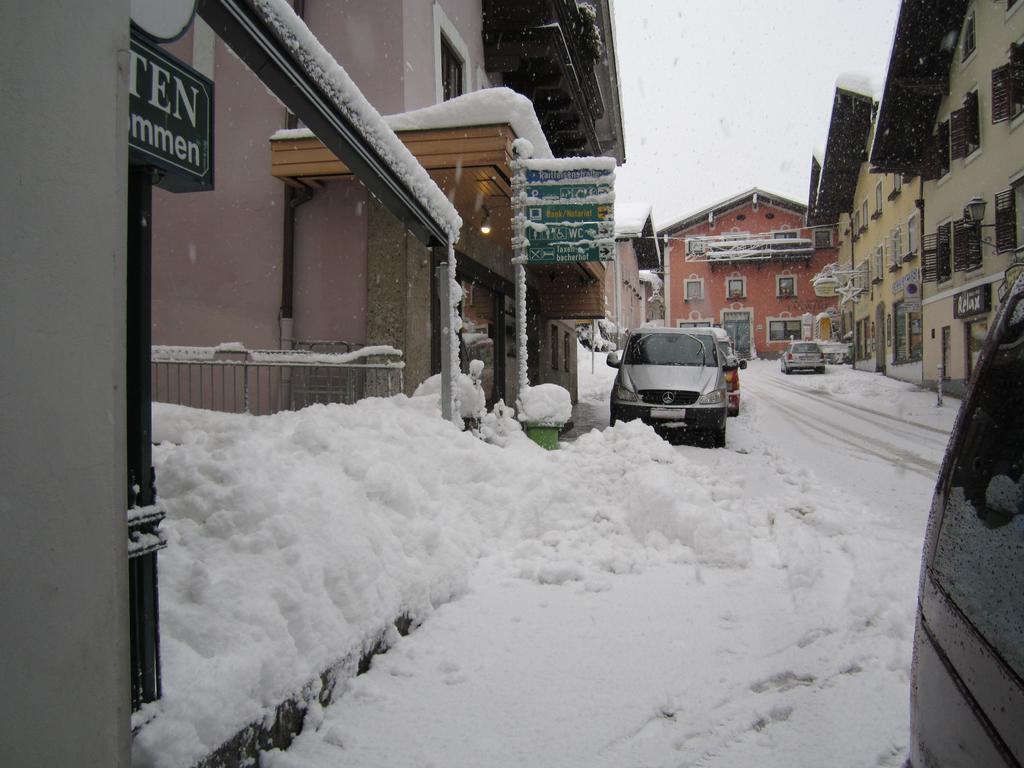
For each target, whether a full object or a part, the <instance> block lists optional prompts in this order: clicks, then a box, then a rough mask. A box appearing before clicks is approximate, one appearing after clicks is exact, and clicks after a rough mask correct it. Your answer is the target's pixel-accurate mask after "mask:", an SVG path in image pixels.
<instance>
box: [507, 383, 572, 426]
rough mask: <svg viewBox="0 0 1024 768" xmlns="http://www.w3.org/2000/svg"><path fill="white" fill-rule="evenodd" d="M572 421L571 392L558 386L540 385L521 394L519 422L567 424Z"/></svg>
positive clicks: (528, 388)
mask: <svg viewBox="0 0 1024 768" xmlns="http://www.w3.org/2000/svg"><path fill="white" fill-rule="evenodd" d="M570 419H572V397H571V396H570V395H569V390H567V389H566V388H565V387H560V386H559V385H557V384H538V385H536V386H533V387H527V388H526V389H525V390H523V391H522V392H521V393H520V394H519V420H520V421H524V422H526V423H527V424H552V425H556V424H557V425H560V424H565V423H566V422H568V421H569V420H570Z"/></svg>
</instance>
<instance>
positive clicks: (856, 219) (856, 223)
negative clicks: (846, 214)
mask: <svg viewBox="0 0 1024 768" xmlns="http://www.w3.org/2000/svg"><path fill="white" fill-rule="evenodd" d="M860 233H861V228H860V211H854V212H853V239H854V242H856V240H857V238H859V237H860Z"/></svg>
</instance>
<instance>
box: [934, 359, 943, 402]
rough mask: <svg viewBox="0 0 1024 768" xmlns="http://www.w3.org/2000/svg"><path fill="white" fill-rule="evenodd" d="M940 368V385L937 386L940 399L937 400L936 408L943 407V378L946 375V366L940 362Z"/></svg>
mask: <svg viewBox="0 0 1024 768" xmlns="http://www.w3.org/2000/svg"><path fill="white" fill-rule="evenodd" d="M938 369H939V383H938V386H937V387H936V388H935V390H936V392H937V393H938V399H937V400H936V402H935V407H936V408H941V407H942V379H943V378H944V377H945V376H946V367H945V366H944V365H943V364H942V363H939V365H938Z"/></svg>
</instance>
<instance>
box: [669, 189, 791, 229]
mask: <svg viewBox="0 0 1024 768" xmlns="http://www.w3.org/2000/svg"><path fill="white" fill-rule="evenodd" d="M754 195H757V199H758V201H759V202H762V203H765V204H768V205H775V206H779V207H781V208H788V209H789V210H792V211H795V212H797V213H804V212H806V210H807V206H806V205H805V204H804V203H801V202H798V201H796V200H793V199H791V198H788V197H783V196H782V195H776V194H775V193H773V192H767V191H765V190H763V189H761V188H759V187H751V188H750V189H748V190H746V191H745V192H740V193H739V194H738V195H733V196H732V197H727V198H725V199H724V200H720V201H719V202H717V203H715V204H714V205H709V206H707V207H705V208H701V209H700V210H699V211H694V212H693V213H688V214H686V215H685V216H681V217H679V218H678V219H676V220H675V221H672V222H669V223H668V224H666V225H664V226H663V227H659V228H658V232H659V233H661V232H671V231H675V230H679V229H686V228H687V227H690V226H692V225H694V224H697V223H699V222H701V221H703V220H704V219H706V218H707V215H708V214H709V213H719V212H721V211H725V210H728V209H729V208H733V207H735V206H737V205H739V204H741V203H743V202H745V201H746V200H748V199H750V198H752V197H753V196H754Z"/></svg>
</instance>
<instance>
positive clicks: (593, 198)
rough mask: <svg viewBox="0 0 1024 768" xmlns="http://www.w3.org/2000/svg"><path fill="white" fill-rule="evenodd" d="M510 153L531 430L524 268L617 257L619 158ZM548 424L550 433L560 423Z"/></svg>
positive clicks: (522, 367)
mask: <svg viewBox="0 0 1024 768" xmlns="http://www.w3.org/2000/svg"><path fill="white" fill-rule="evenodd" d="M512 149H513V153H514V160H513V166H512V169H513V171H514V173H513V178H512V214H513V217H514V228H513V232H514V233H513V243H512V245H513V247H514V249H515V258H514V259H513V263H514V264H515V278H516V342H517V343H516V346H517V349H518V354H517V360H518V384H519V410H520V418H521V419H523V420H524V421H526V422H527V427H528V428H529V426H530V421H529V418H528V416H529V414H526V413H525V411H524V409H525V404H526V399H527V398H526V397H525V395H526V393H527V390H528V389H529V386H530V382H529V377H528V374H527V361H526V355H527V350H526V265H527V264H545V265H558V264H578V263H581V262H589V261H611V260H613V259H614V258H615V216H614V212H613V207H614V202H615V191H614V185H615V159H614V158H610V157H573V158H561V159H533V158H532V156H533V146H532V145H531V144H530V142H529V141H527V140H525V139H517V140H516V141H515V142H514V144H513V147H512ZM524 416H525V417H526V418H524ZM569 416H571V408H570V414H569ZM569 416H567V417H566V419H568V418H569ZM563 423H564V421H563ZM535 426H536V425H535ZM544 426H545V427H546V428H548V429H550V428H552V427H554V426H556V425H554V424H545V425H544ZM527 433H529V429H528V430H527Z"/></svg>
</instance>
